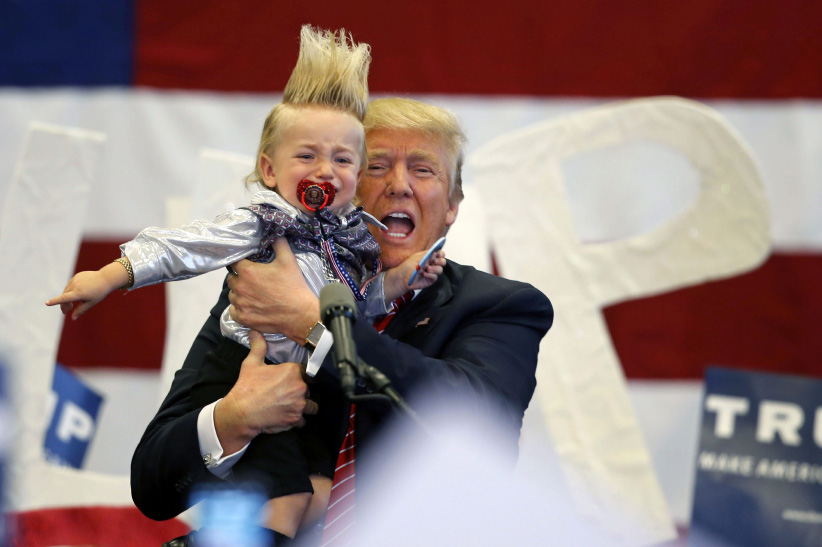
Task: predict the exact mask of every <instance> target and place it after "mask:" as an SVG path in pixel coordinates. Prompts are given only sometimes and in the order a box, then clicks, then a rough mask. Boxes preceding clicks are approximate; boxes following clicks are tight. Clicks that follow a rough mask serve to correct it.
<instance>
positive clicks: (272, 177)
mask: <svg viewBox="0 0 822 547" xmlns="http://www.w3.org/2000/svg"><path fill="white" fill-rule="evenodd" d="M259 164H260V173H261V174H262V175H263V180H262V182H263V184H264V185H265V186H266V188H268V189H269V190H273V189H274V188H276V187H277V175H276V173H274V162H273V161H272V159H271V157H270V156H268V154H260V160H259Z"/></svg>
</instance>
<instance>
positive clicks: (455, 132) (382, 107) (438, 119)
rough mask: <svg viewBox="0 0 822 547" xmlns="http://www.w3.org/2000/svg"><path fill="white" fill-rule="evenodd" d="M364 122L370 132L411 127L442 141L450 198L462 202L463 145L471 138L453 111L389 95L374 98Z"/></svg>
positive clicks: (451, 200) (452, 200) (366, 129)
mask: <svg viewBox="0 0 822 547" xmlns="http://www.w3.org/2000/svg"><path fill="white" fill-rule="evenodd" d="M363 125H364V126H365V132H366V134H368V132H369V131H372V130H375V129H387V130H399V131H402V130H408V131H418V132H420V133H421V134H423V135H425V136H426V137H429V138H431V139H433V140H436V141H438V142H439V144H441V145H442V146H443V149H444V150H445V154H446V159H447V161H448V165H447V166H446V167H447V169H448V186H449V187H448V199H449V201H450V202H451V203H459V202H460V201H462V198H463V193H462V162H463V157H464V153H463V146H464V145H465V142H466V140H467V139H466V138H465V133H463V131H462V127H461V126H460V123H459V120H458V119H457V117H456V116H455V115H454V114H453V113H452V112H450V111H449V110H446V109H444V108H440V107H439V106H434V105H431V104H428V103H423V102H420V101H416V100H414V99H406V98H403V97H388V98H384V99H375V100H373V101H371V104H369V105H368V111H367V112H366V113H365V119H364V120H363Z"/></svg>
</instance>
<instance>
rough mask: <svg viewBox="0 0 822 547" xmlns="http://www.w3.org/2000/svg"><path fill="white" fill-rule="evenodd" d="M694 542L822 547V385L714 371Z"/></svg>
mask: <svg viewBox="0 0 822 547" xmlns="http://www.w3.org/2000/svg"><path fill="white" fill-rule="evenodd" d="M689 535H690V537H691V543H692V544H699V545H702V544H706V543H709V544H712V545H713V544H716V545H744V546H746V547H747V546H751V547H755V546H760V545H761V546H772V545H791V546H795V547H800V546H805V545H814V546H818V545H822V380H818V379H814V378H803V377H798V376H785V375H778V374H766V373H755V372H746V371H741V370H731V369H725V368H709V369H708V370H707V372H706V375H705V398H704V400H703V405H702V429H701V432H700V441H699V452H698V455H697V461H696V487H695V489H694V505H693V516H692V519H691V529H690V534H689Z"/></svg>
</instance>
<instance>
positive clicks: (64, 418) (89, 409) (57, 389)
mask: <svg viewBox="0 0 822 547" xmlns="http://www.w3.org/2000/svg"><path fill="white" fill-rule="evenodd" d="M52 390H53V391H54V394H55V396H56V403H55V405H54V414H53V416H52V418H51V425H49V428H48V431H46V439H45V442H44V444H43V449H44V451H45V455H46V459H47V460H48V461H50V462H53V463H58V464H61V465H68V466H70V467H76V468H78V469H80V468H81V467H82V466H83V460H84V459H85V457H86V452H87V451H88V447H89V444H90V443H91V440H92V439H93V438H94V432H95V430H96V429H97V414H98V412H99V410H100V404H101V403H102V402H103V398H102V397H101V396H100V395H98V394H97V393H95V392H94V391H93V390H92V389H91V388H89V387H88V386H86V385H85V384H84V383H83V382H82V381H81V380H80V379H79V378H77V377H76V376H74V375H73V374H72V373H71V372H69V371H68V370H66V369H65V368H64V367H63V366H62V365H60V364H59V363H57V364H56V365H55V366H54V381H53V382H52Z"/></svg>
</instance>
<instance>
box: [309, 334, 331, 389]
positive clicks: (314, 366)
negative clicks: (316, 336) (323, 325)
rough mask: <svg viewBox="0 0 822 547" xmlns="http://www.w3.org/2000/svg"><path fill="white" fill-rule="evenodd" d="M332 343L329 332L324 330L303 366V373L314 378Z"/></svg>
mask: <svg viewBox="0 0 822 547" xmlns="http://www.w3.org/2000/svg"><path fill="white" fill-rule="evenodd" d="M333 343H334V335H333V334H331V331H330V330H328V329H325V330H324V331H323V333H322V336H320V341H319V342H317V347H316V348H315V349H314V351H313V352H312V353H311V356H310V357H309V358H308V363H306V365H305V373H306V374H308V375H309V376H311V377H312V378H313V377H314V375H315V374H317V372H318V371H319V370H320V366H322V364H323V361H324V360H325V356H326V355H328V351H329V350H330V349H331V345H332V344H333Z"/></svg>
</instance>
